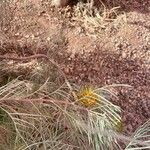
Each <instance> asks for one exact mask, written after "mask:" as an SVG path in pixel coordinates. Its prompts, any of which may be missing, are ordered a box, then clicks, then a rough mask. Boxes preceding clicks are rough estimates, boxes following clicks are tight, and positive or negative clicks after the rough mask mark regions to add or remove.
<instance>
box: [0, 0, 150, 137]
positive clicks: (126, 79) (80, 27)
mask: <svg viewBox="0 0 150 150" xmlns="http://www.w3.org/2000/svg"><path fill="white" fill-rule="evenodd" d="M119 4H120V3H118V5H119ZM110 6H111V4H110V5H108V7H109V9H111V8H110ZM115 6H117V5H115ZM112 8H113V7H112ZM0 9H1V10H0V21H1V22H0V25H1V30H0V42H1V45H0V54H1V55H9V56H10V55H11V56H14V57H23V56H30V55H34V54H37V53H43V54H46V55H49V56H50V57H51V58H53V59H54V60H55V61H56V62H57V63H59V65H60V66H61V67H62V68H63V71H64V72H65V74H66V76H67V77H68V78H69V79H70V80H71V81H72V82H74V83H75V84H79V85H82V84H92V85H95V86H98V87H101V86H104V85H107V84H128V85H131V86H133V87H132V88H127V87H123V88H119V89H117V91H116V92H117V96H118V99H117V100H116V101H114V103H115V104H117V105H119V106H120V107H121V108H122V110H123V114H122V115H123V121H124V124H125V125H124V127H125V128H124V130H125V132H126V133H128V134H130V133H132V132H133V131H135V129H136V128H137V127H138V126H139V125H140V124H142V123H144V122H145V121H146V120H147V119H148V118H150V2H149V0H143V1H142V2H141V1H140V0H133V1H132V2H130V1H129V2H128V3H127V2H126V3H123V4H122V5H121V6H120V8H115V9H114V10H112V12H111V15H112V18H111V19H109V15H108V14H107V13H106V17H104V20H103V22H101V23H99V24H97V22H96V21H95V20H92V18H90V19H91V22H90V21H89V20H86V17H85V18H84V19H83V18H82V17H80V14H78V13H79V12H78V11H77V10H78V9H77V6H72V7H69V6H67V7H65V8H63V9H59V8H54V7H51V6H50V3H49V1H46V0H45V1H44V0H43V1H41V0H28V2H24V3H23V2H21V1H19V0H18V1H16V3H12V4H10V5H7V4H3V5H1V8H0ZM107 17H108V18H107ZM88 19H89V18H88ZM94 21H95V22H94Z"/></svg>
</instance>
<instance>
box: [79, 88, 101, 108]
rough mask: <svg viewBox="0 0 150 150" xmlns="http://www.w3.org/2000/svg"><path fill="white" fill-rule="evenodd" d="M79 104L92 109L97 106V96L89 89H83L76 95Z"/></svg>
mask: <svg viewBox="0 0 150 150" xmlns="http://www.w3.org/2000/svg"><path fill="white" fill-rule="evenodd" d="M77 97H78V99H79V102H80V103H81V104H82V105H83V106H85V107H92V106H95V105H96V104H97V100H98V96H97V95H96V93H95V92H94V89H93V88H91V87H84V88H83V89H81V90H80V91H79V92H78V93H77Z"/></svg>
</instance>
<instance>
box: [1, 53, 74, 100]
mask: <svg viewBox="0 0 150 150" xmlns="http://www.w3.org/2000/svg"><path fill="white" fill-rule="evenodd" d="M37 58H44V59H46V60H48V61H49V62H51V63H52V64H53V65H55V66H56V67H57V68H58V69H59V71H60V73H61V74H62V75H63V77H64V79H65V82H66V84H67V86H68V87H69V89H70V91H71V93H72V95H73V97H74V98H75V100H77V96H76V94H75V93H74V91H73V89H72V87H71V85H70V83H69V81H68V79H67V78H66V75H65V74H64V72H63V71H62V69H61V68H60V66H59V65H58V64H57V63H56V62H55V61H54V60H52V59H50V58H49V57H47V56H46V55H44V54H35V55H32V56H28V57H9V56H3V55H0V60H5V59H6V60H14V61H29V60H32V59H37Z"/></svg>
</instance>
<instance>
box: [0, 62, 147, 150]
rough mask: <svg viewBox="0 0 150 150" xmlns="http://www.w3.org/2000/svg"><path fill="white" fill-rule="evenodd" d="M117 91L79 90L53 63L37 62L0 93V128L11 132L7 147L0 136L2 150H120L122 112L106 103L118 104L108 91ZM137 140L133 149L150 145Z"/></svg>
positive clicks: (4, 85) (104, 88)
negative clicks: (28, 73) (24, 75)
mask: <svg viewBox="0 0 150 150" xmlns="http://www.w3.org/2000/svg"><path fill="white" fill-rule="evenodd" d="M117 86H121V85H112V86H106V87H102V88H94V87H90V86H89V87H86V88H82V87H78V86H77V85H74V84H71V83H70V82H69V81H68V79H67V78H66V77H65V75H64V74H63V72H62V71H61V69H60V68H59V65H57V64H56V63H55V62H53V61H51V60H49V63H45V62H41V61H38V65H37V66H36V67H35V68H34V69H33V70H32V72H31V74H30V75H29V76H28V77H27V78H26V77H17V78H14V79H11V81H8V82H6V83H5V84H3V85H1V87H0V110H1V112H0V114H1V117H0V121H1V124H0V127H1V128H4V129H5V130H6V131H7V130H8V131H11V132H7V133H4V134H6V135H9V136H8V137H11V139H9V145H8V144H7V141H8V139H7V138H6V139H5V137H4V136H3V137H4V139H5V140H3V143H2V144H1V143H0V148H1V149H3V150H5V149H7V150H9V149H11V150H12V149H14V150H19V149H20V150H32V149H35V150H48V149H54V150H55V149H56V150H66V149H68V150H74V149H75V150H76V149H80V150H86V149H91V150H99V149H102V150H103V149H104V150H105V149H112V147H113V149H122V146H121V145H119V140H118V139H120V138H121V139H122V137H123V139H124V140H128V141H131V140H130V138H124V136H123V135H122V134H119V133H118V131H120V124H121V123H122V120H121V115H120V113H121V109H120V108H119V107H118V106H116V105H114V104H112V103H111V102H110V99H111V98H116V96H115V93H113V92H112V91H111V90H110V87H111V88H112V87H113V88H115V87H117ZM124 86H125V85H124ZM91 103H92V105H91ZM93 104H94V105H93ZM5 115H7V117H6V116H5ZM148 132H149V122H147V123H146V124H145V125H143V126H142V128H140V130H138V131H137V132H136V134H138V136H140V137H141V138H143V136H144V138H148V137H149V135H147V133H148ZM139 133H140V134H139ZM1 134H3V133H1ZM136 134H135V136H134V140H135V141H136V143H137V145H139V144H140V145H141V143H142V145H144V146H147V144H148V142H149V141H147V142H141V140H139V139H136V138H138V137H137V136H136ZM10 135H11V136H10ZM133 144H135V142H134V141H131V143H130V144H129V146H128V147H127V150H132V145H133ZM5 145H7V147H6V146H5ZM147 147H148V146H147Z"/></svg>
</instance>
